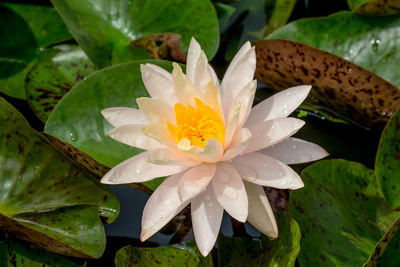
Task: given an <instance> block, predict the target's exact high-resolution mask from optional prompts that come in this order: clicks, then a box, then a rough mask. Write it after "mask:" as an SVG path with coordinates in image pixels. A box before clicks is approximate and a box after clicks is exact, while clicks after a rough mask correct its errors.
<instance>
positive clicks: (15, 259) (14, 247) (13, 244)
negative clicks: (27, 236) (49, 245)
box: [0, 240, 81, 267]
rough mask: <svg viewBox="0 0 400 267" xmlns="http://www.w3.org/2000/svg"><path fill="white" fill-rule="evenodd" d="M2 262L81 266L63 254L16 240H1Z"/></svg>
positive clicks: (37, 266)
mask: <svg viewBox="0 0 400 267" xmlns="http://www.w3.org/2000/svg"><path fill="white" fill-rule="evenodd" d="M0 262H1V263H2V266H7V267H8V266H10V267H11V266H29V267H51V266H60V267H62V266H65V267H67V266H69V267H78V266H81V265H78V264H76V263H74V262H73V261H70V260H68V259H67V258H64V257H62V256H59V255H56V254H53V253H50V252H47V251H44V250H40V249H37V248H35V247H33V246H30V245H28V244H25V243H22V242H19V241H14V240H7V241H0Z"/></svg>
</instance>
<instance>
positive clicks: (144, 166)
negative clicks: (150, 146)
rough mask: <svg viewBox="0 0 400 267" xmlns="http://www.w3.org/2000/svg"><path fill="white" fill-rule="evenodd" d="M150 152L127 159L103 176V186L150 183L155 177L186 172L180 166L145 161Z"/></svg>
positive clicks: (184, 167)
mask: <svg viewBox="0 0 400 267" xmlns="http://www.w3.org/2000/svg"><path fill="white" fill-rule="evenodd" d="M149 156H150V152H148V151H145V152H142V153H140V154H137V155H136V156H134V157H132V158H129V159H127V160H125V161H123V162H121V163H120V164H118V165H117V166H115V167H114V168H112V169H111V170H110V171H109V172H107V173H106V175H104V177H103V178H102V179H101V182H102V183H103V184H130V183H141V182H146V181H150V180H152V179H154V178H157V177H163V176H168V175H171V174H175V173H180V172H182V171H184V170H186V169H187V168H188V167H187V166H182V165H156V164H152V163H149V162H148V161H147V160H148V158H149Z"/></svg>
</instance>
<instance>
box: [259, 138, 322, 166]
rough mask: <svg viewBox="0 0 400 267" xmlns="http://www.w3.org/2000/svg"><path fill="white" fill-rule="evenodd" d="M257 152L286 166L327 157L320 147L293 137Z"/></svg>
mask: <svg viewBox="0 0 400 267" xmlns="http://www.w3.org/2000/svg"><path fill="white" fill-rule="evenodd" d="M259 152H261V153H264V154H267V155H270V156H272V157H274V158H276V159H278V160H280V161H282V162H283V163H286V164H299V163H305V162H309V161H314V160H319V159H322V158H324V157H326V156H328V155H329V154H328V152H326V151H325V149H323V148H322V147H320V146H318V145H316V144H313V143H310V142H307V141H304V140H301V139H297V138H293V137H289V138H288V139H286V140H284V141H282V142H280V143H277V144H275V145H273V146H269V147H267V148H264V149H262V150H260V151H259Z"/></svg>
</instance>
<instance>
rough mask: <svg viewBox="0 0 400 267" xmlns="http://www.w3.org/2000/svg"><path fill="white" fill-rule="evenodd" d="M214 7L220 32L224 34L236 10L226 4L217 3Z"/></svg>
mask: <svg viewBox="0 0 400 267" xmlns="http://www.w3.org/2000/svg"><path fill="white" fill-rule="evenodd" d="M214 7H215V11H216V12H217V16H218V24H219V30H220V32H222V31H223V30H224V29H225V27H226V26H227V25H228V21H229V18H230V17H231V16H232V15H233V13H234V12H235V10H236V8H234V7H233V6H230V5H227V4H224V3H215V2H214Z"/></svg>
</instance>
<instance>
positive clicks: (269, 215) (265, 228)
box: [243, 181, 278, 238]
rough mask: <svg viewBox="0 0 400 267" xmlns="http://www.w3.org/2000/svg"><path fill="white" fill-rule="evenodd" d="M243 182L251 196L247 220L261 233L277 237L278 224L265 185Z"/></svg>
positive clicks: (248, 194) (249, 196)
mask: <svg viewBox="0 0 400 267" xmlns="http://www.w3.org/2000/svg"><path fill="white" fill-rule="evenodd" d="M243 183H244V186H245V187H246V192H247V196H248V198H249V215H248V216H247V220H248V221H249V223H251V224H252V225H253V226H254V227H255V228H257V229H258V231H260V232H261V233H263V234H265V235H267V236H269V237H271V238H277V237H278V226H277V225H276V220H275V216H274V212H273V211H272V209H271V205H270V204H269V201H268V198H267V196H266V195H265V192H264V189H263V187H262V186H259V185H256V184H253V183H249V182H246V181H243Z"/></svg>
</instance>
